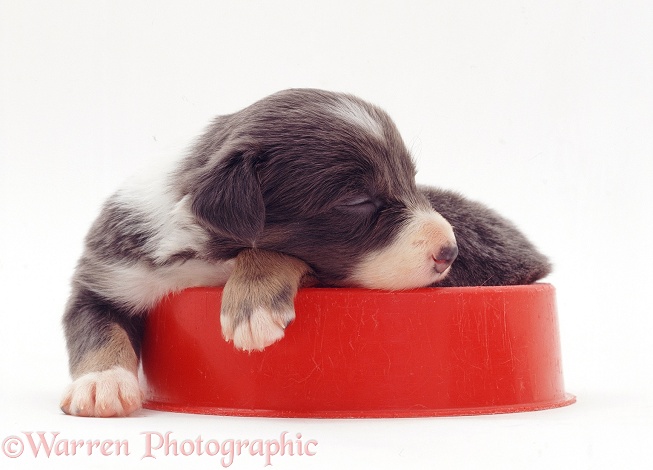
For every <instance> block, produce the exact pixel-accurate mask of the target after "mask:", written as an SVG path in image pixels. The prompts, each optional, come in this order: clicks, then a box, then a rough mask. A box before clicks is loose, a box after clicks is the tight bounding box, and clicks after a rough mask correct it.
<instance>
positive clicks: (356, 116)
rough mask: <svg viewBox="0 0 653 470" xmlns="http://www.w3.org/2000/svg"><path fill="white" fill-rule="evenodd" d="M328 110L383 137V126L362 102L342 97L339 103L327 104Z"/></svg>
mask: <svg viewBox="0 0 653 470" xmlns="http://www.w3.org/2000/svg"><path fill="white" fill-rule="evenodd" d="M327 108H328V110H329V111H330V112H331V113H333V114H335V115H336V116H338V117H340V118H342V119H344V120H345V121H347V122H349V123H351V124H353V125H355V126H358V127H360V128H362V129H364V130H366V131H368V132H370V133H371V134H374V135H375V136H376V137H378V138H380V139H383V127H382V126H381V123H379V121H377V120H376V119H375V118H374V117H373V116H372V115H371V114H370V113H369V111H368V110H367V109H365V107H363V106H362V105H361V104H359V103H357V102H355V101H352V100H349V99H347V98H344V97H343V98H340V99H339V102H338V104H337V105H335V106H333V105H327Z"/></svg>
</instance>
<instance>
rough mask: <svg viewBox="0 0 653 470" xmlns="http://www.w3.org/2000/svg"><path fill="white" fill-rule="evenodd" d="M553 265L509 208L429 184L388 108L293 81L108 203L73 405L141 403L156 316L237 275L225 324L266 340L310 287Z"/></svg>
mask: <svg viewBox="0 0 653 470" xmlns="http://www.w3.org/2000/svg"><path fill="white" fill-rule="evenodd" d="M452 225H453V227H452ZM454 233H455V235H454ZM457 239H458V240H457ZM456 258H458V261H457V262H456V263H454V260H455V259H456ZM548 271H549V264H548V261H547V260H546V258H545V257H543V256H542V255H541V254H539V253H538V252H537V250H536V249H535V248H534V247H533V246H532V245H531V244H530V243H529V242H528V241H527V240H526V239H525V238H524V237H523V236H522V235H521V234H520V233H519V231H518V230H517V229H516V228H515V227H514V226H512V225H511V224H510V223H509V222H507V221H505V220H504V219H502V218H501V217H500V216H499V215H497V214H496V213H494V212H492V211H489V210H488V209H486V208H484V207H483V206H481V205H478V204H476V203H473V202H470V201H467V200H465V199H464V198H462V197H460V196H458V195H456V194H453V193H449V192H445V191H441V190H436V189H428V188H418V187H417V186H416V183H415V167H414V165H413V162H412V160H411V158H410V156H409V153H408V151H407V150H406V147H405V145H404V143H403V142H402V139H401V137H400V135H399V132H398V130H397V128H396V127H395V125H394V124H393V122H392V121H391V119H390V118H389V117H388V116H387V114H386V113H384V112H383V111H382V110H381V109H379V108H377V107H376V106H373V105H371V104H369V103H367V102H365V101H362V100H360V99H358V98H356V97H353V96H350V95H344V94H338V93H331V92H326V91H320V90H308V89H301V90H287V91H283V92H280V93H277V94H274V95H272V96H269V97H267V98H265V99H263V100H261V101H259V102H257V103H255V104H253V105H251V106H250V107H248V108H245V109H243V110H242V111H239V112H237V113H235V114H231V115H227V116H220V117H218V118H216V119H215V121H214V122H213V123H212V124H211V125H210V126H209V127H208V129H207V130H206V132H205V133H204V135H203V136H202V137H201V138H200V139H199V140H198V141H197V142H196V143H195V145H194V146H193V147H192V149H191V151H190V152H189V154H188V155H187V156H185V158H183V159H181V160H180V161H179V162H177V163H175V164H174V165H173V166H172V167H170V168H168V169H165V170H162V171H159V172H152V173H151V174H148V175H146V177H145V178H144V179H140V180H135V181H132V182H131V183H129V184H127V185H126V186H125V187H123V188H122V189H120V190H119V191H118V192H117V193H115V194H114V195H113V196H112V197H111V198H109V200H108V201H107V202H106V203H105V205H104V207H103V209H102V211H101V213H100V215H99V217H98V219H97V220H96V221H95V223H94V224H93V226H92V227H91V229H90V232H89V234H88V235H87V238H86V243H85V250H84V252H83V254H82V257H81V259H80V260H79V263H78V265H77V268H76V271H75V274H74V276H73V280H72V293H71V296H70V299H69V302H68V304H67V307H66V312H65V314H64V319H63V323H64V330H65V335H66V340H67V345H68V351H69V358H70V371H71V375H72V377H73V383H72V385H71V386H70V387H69V388H68V390H67V391H66V393H65V394H64V397H63V400H62V403H61V408H62V410H63V411H64V412H66V413H68V414H73V415H80V416H124V415H128V414H130V413H132V412H133V411H135V410H136V409H138V408H139V407H140V405H141V399H142V397H141V391H140V389H139V385H138V380H137V371H138V364H139V348H140V341H141V335H142V332H143V325H144V318H145V316H146V314H147V312H148V311H149V310H150V309H151V308H152V307H153V306H154V305H155V304H156V303H157V301H159V300H160V299H161V298H162V297H164V296H165V295H167V294H169V293H171V292H174V291H179V290H181V289H184V288H187V287H192V286H224V292H223V298H222V305H221V313H220V321H221V325H222V333H223V336H224V337H225V338H226V339H227V340H228V341H233V343H234V346H235V347H237V348H240V349H244V350H260V349H263V348H265V347H266V346H268V345H269V344H271V343H273V342H275V341H277V340H279V339H280V338H281V337H283V335H284V329H285V328H286V327H287V325H288V324H289V323H290V322H291V321H292V320H293V318H294V316H295V313H294V307H293V301H294V297H295V293H296V292H297V289H298V288H299V287H300V286H301V285H307V284H313V285H314V284H318V285H323V286H359V287H367V288H379V289H410V288H416V287H424V286H430V285H434V284H440V285H444V284H443V283H447V285H483V284H485V285H488V284H519V283H530V282H534V281H535V280H537V279H539V278H541V277H543V276H545V275H546V274H547V273H548ZM217 308H218V306H216V310H217ZM216 314H217V312H216Z"/></svg>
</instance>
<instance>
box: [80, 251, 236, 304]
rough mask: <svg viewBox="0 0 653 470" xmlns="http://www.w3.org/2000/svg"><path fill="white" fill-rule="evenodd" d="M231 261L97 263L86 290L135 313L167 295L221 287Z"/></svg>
mask: <svg viewBox="0 0 653 470" xmlns="http://www.w3.org/2000/svg"><path fill="white" fill-rule="evenodd" d="M233 265H234V261H233V260H228V261H224V262H220V263H209V262H206V261H201V260H197V259H191V260H188V261H183V262H181V261H180V262H178V263H175V264H171V265H169V266H159V267H153V266H151V265H150V264H148V263H144V262H138V263H127V262H118V263H114V264H98V265H97V266H96V268H95V276H94V279H93V280H92V281H89V284H90V285H89V287H90V288H91V289H92V290H93V291H95V292H98V293H100V294H102V295H104V296H106V297H107V298H110V299H114V300H115V301H117V302H120V303H122V304H123V305H125V306H126V307H128V308H131V309H133V310H135V311H139V310H144V309H149V308H151V307H153V306H154V304H156V302H158V301H159V300H160V299H161V298H162V297H164V296H165V295H166V294H168V293H170V292H178V291H180V290H183V289H186V288H188V287H198V286H223V285H224V284H225V283H226V282H227V279H229V275H230V274H231V270H232V269H233Z"/></svg>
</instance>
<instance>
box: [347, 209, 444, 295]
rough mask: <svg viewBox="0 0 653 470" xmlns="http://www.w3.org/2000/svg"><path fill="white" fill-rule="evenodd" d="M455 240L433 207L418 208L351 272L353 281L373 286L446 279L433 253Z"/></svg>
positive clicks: (404, 285)
mask: <svg viewBox="0 0 653 470" xmlns="http://www.w3.org/2000/svg"><path fill="white" fill-rule="evenodd" d="M453 243H455V236H454V233H453V229H452V228H451V225H449V222H447V221H446V220H445V219H444V217H442V216H441V215H440V214H438V213H437V212H435V211H432V210H421V209H420V210H416V211H415V212H414V215H413V217H412V218H411V219H410V220H409V222H408V223H407V224H406V226H405V227H404V228H403V229H402V231H401V232H400V233H399V235H398V236H397V238H396V239H395V241H394V243H392V244H391V245H390V246H388V247H386V248H383V249H381V250H378V251H376V252H373V253H371V254H369V255H368V256H367V257H366V258H365V259H364V260H363V262H362V263H361V264H360V265H359V266H358V267H357V269H356V270H355V272H354V273H353V275H352V281H353V283H355V284H357V285H359V286H361V287H367V288H372V289H389V290H401V289H413V288H417V287H425V286H428V285H431V284H433V283H435V282H437V281H439V280H441V279H443V278H444V277H445V276H446V275H447V273H448V272H449V270H448V269H447V270H446V271H445V272H444V273H441V274H440V273H438V272H437V271H436V270H435V261H434V255H437V254H438V253H439V252H440V249H441V248H442V247H444V246H447V245H451V244H453Z"/></svg>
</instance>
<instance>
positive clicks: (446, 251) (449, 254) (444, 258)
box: [433, 245, 458, 274]
mask: <svg viewBox="0 0 653 470" xmlns="http://www.w3.org/2000/svg"><path fill="white" fill-rule="evenodd" d="M456 256H458V246H457V245H447V246H444V247H442V248H441V249H440V252H439V253H438V254H437V255H434V256H433V260H434V261H435V270H436V271H437V272H439V273H440V274H442V273H443V272H445V271H446V270H447V268H449V266H451V263H453V261H454V260H455V259H456Z"/></svg>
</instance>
